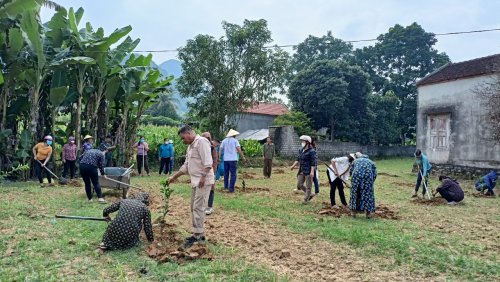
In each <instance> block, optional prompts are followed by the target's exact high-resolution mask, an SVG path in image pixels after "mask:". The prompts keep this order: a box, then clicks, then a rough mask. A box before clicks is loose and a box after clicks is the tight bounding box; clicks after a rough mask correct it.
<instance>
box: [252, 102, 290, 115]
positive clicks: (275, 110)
mask: <svg viewBox="0 0 500 282" xmlns="http://www.w3.org/2000/svg"><path fill="white" fill-rule="evenodd" d="M243 112H244V113H252V114H260V115H270V116H280V115H284V114H287V113H289V111H288V109H287V107H286V106H285V105H282V104H277V103H258V104H256V105H255V106H253V107H252V108H249V109H246V110H244V111H243Z"/></svg>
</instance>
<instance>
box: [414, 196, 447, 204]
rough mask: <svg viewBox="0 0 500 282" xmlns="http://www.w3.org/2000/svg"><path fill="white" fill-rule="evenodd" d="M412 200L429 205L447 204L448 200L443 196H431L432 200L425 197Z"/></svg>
mask: <svg viewBox="0 0 500 282" xmlns="http://www.w3.org/2000/svg"><path fill="white" fill-rule="evenodd" d="M411 202H412V203H415V204H421V205H429V206H441V205H444V204H446V200H445V199H443V198H431V199H430V200H429V199H425V198H415V199H414V200H411Z"/></svg>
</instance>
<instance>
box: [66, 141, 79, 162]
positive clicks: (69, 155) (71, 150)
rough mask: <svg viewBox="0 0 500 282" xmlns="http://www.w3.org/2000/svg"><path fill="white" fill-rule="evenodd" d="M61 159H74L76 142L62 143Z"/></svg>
mask: <svg viewBox="0 0 500 282" xmlns="http://www.w3.org/2000/svg"><path fill="white" fill-rule="evenodd" d="M63 159H64V160H67V161H74V160H76V144H71V143H66V144H64V146H63Z"/></svg>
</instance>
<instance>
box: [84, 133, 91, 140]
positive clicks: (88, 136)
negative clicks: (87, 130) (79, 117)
mask: <svg viewBox="0 0 500 282" xmlns="http://www.w3.org/2000/svg"><path fill="white" fill-rule="evenodd" d="M90 138H92V139H94V137H92V136H90V135H88V134H87V135H85V137H83V140H87V139H90Z"/></svg>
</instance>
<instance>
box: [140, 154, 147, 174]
mask: <svg viewBox="0 0 500 282" xmlns="http://www.w3.org/2000/svg"><path fill="white" fill-rule="evenodd" d="M143 160H144V163H142V162H143ZM142 167H144V170H145V171H146V173H147V174H149V165H148V156H147V155H145V156H143V155H137V171H138V172H139V174H141V173H142Z"/></svg>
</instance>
